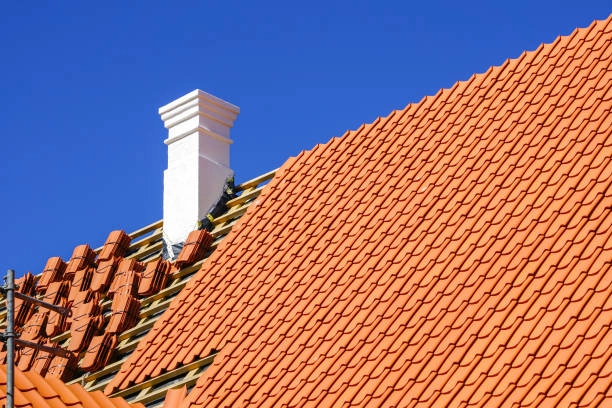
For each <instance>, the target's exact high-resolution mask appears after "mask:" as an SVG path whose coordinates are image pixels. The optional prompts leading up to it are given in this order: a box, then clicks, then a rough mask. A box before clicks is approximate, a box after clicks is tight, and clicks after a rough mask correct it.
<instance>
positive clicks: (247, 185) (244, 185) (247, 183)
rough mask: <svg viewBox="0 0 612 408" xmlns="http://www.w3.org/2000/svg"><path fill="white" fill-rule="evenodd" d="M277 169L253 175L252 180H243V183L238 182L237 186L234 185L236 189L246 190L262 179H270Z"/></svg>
mask: <svg viewBox="0 0 612 408" xmlns="http://www.w3.org/2000/svg"><path fill="white" fill-rule="evenodd" d="M277 171H278V169H274V170H272V171H269V172H267V173H265V174H262V175H261V176H258V177H255V178H254V179H252V180H249V181H245V182H244V183H240V184H239V185H238V186H236V191H244V190H248V189H249V188H252V187H255V186H258V185H260V184H261V183H263V182H264V181H267V180H270V179H271V178H272V177H274V175H275V174H276V172H277Z"/></svg>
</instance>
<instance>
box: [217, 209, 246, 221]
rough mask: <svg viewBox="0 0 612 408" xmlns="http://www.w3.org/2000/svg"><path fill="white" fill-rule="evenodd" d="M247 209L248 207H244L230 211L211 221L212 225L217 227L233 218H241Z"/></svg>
mask: <svg viewBox="0 0 612 408" xmlns="http://www.w3.org/2000/svg"><path fill="white" fill-rule="evenodd" d="M248 208H249V207H248V206H245V207H238V208H237V209H231V210H229V211H228V212H226V213H225V214H223V215H221V216H219V217H217V218H215V219H214V220H213V224H214V225H219V224H223V223H224V222H227V221H230V220H232V219H233V218H238V217H241V216H242V215H243V214H244V213H245V212H246V210H247V209H248Z"/></svg>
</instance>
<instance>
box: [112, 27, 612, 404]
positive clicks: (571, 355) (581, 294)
mask: <svg viewBox="0 0 612 408" xmlns="http://www.w3.org/2000/svg"><path fill="white" fill-rule="evenodd" d="M611 158H612V16H611V17H610V18H608V19H607V20H606V21H596V22H594V23H593V24H592V25H591V26H590V27H588V28H585V29H578V30H576V31H574V32H573V33H572V34H571V35H570V36H567V37H560V38H558V39H557V40H556V41H555V42H554V43H552V44H544V45H542V46H540V47H539V48H538V49H537V50H535V51H533V52H526V53H523V54H522V55H521V56H520V57H519V58H517V59H513V60H507V61H506V62H505V63H504V64H503V65H502V66H499V67H493V68H491V69H489V70H488V71H487V72H485V73H483V74H479V75H474V76H473V77H472V78H470V80H468V81H465V82H459V83H457V84H455V85H454V86H453V87H452V88H451V89H443V90H441V91H440V92H438V93H437V94H436V95H434V96H433V97H426V98H424V99H423V100H422V101H421V102H420V103H418V104H412V105H409V106H408V107H406V109H404V110H401V111H394V112H393V113H391V114H390V115H389V116H387V117H385V118H379V119H377V120H376V121H375V122H374V123H372V124H368V125H363V126H362V127H360V128H359V129H357V130H356V131H350V132H347V133H346V134H345V135H344V136H342V137H341V138H333V139H332V140H330V142H329V143H328V144H325V145H317V146H316V147H315V148H314V149H313V150H311V151H307V152H302V153H301V154H300V155H299V156H297V157H295V158H291V159H290V160H288V161H287V162H286V163H285V165H284V166H283V167H282V168H281V169H280V170H279V171H278V172H277V174H276V176H275V178H274V179H273V180H272V181H271V182H270V184H269V185H268V186H267V187H266V189H265V190H264V192H263V193H262V195H261V196H260V197H259V198H258V199H257V201H256V202H255V203H253V204H252V205H251V206H250V208H249V209H248V211H247V213H246V214H245V215H244V217H243V218H242V219H241V220H240V222H239V224H237V226H236V227H235V228H234V230H233V231H232V232H231V233H230V234H229V235H228V236H227V238H226V239H225V240H224V241H223V243H221V244H220V246H219V248H218V249H217V251H216V252H214V253H213V254H212V256H211V257H210V258H209V259H208V260H207V261H206V262H205V263H204V264H203V266H202V269H201V270H200V271H199V273H198V274H197V275H196V276H195V277H194V278H193V279H192V280H191V281H190V282H189V283H188V284H187V286H186V287H185V289H184V290H183V291H182V292H181V293H180V294H179V295H178V296H177V297H176V298H175V300H174V301H173V303H172V304H171V305H170V307H169V309H168V310H167V311H166V313H165V314H164V315H163V316H162V317H161V318H160V319H159V320H158V321H157V322H156V324H155V326H154V327H153V329H152V330H151V331H150V332H149V334H148V335H147V336H146V337H145V338H144V339H143V340H142V341H141V342H140V344H139V345H138V347H137V349H136V351H135V352H134V353H133V354H132V355H131V356H130V357H129V359H128V360H127V361H126V362H125V363H124V364H123V366H122V368H121V370H120V372H119V373H118V374H117V376H116V377H115V378H114V379H113V380H112V381H111V383H110V384H109V385H108V387H107V388H106V393H107V394H111V393H113V392H115V391H117V390H120V389H125V388H126V387H129V386H130V385H132V384H134V383H140V382H142V381H144V380H146V379H148V378H152V377H156V376H158V375H160V374H161V373H164V372H166V371H169V370H173V369H175V368H176V367H179V366H182V365H185V364H189V363H191V362H192V361H194V360H196V359H199V358H202V357H205V356H207V355H209V354H210V353H211V350H213V349H214V350H220V351H219V353H218V354H217V356H216V357H215V360H214V362H213V364H212V365H211V366H210V367H209V368H208V369H207V370H206V371H205V372H204V373H203V374H202V376H201V377H200V378H199V380H198V382H197V384H196V385H195V387H194V388H193V389H192V390H191V391H190V392H189V393H188V395H187V396H186V397H185V399H184V401H183V402H182V404H183V405H182V406H246V405H258V406H260V405H261V406H298V405H299V406H302V405H307V406H336V405H343V406H349V405H350V406H366V405H371V406H394V405H400V406H406V405H419V406H450V405H452V406H458V405H461V406H501V405H504V406H511V405H513V404H521V405H525V406H567V405H569V403H570V402H572V404H574V405H577V406H595V405H598V404H602V403H603V401H604V400H606V401H607V403H608V404H609V403H611V402H612V401H611V398H612V394H611V391H610V381H612V370H611V369H610V361H611V357H612V347H611V346H610V344H611V343H610V339H611V337H612V330H611V326H612V301H610V299H612V271H611V261H610V260H611V259H612V160H611ZM181 395H182V394H181ZM181 399H182V397H181Z"/></svg>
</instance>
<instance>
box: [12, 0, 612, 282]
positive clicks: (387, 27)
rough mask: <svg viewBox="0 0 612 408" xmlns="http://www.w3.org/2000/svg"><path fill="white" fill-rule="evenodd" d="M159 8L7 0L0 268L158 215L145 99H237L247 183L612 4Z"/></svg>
mask: <svg viewBox="0 0 612 408" xmlns="http://www.w3.org/2000/svg"><path fill="white" fill-rule="evenodd" d="M128 3H129V4H131V5H130V6H125V5H124V4H128ZM168 4H170V2H166V3H161V2H153V1H147V2H112V1H111V2H89V1H78V2H77V1H72V2H68V1H57V2H52V1H41V2H5V3H4V4H3V8H2V12H1V13H0V38H1V39H0V51H1V54H0V58H1V59H0V74H1V77H2V81H1V82H0V96H1V98H0V112H1V120H0V133H1V135H2V139H1V140H2V153H3V154H2V160H1V162H0V187H1V193H2V194H1V200H0V211H1V213H2V214H3V222H2V228H1V229H0V231H1V234H0V276H3V275H4V273H5V271H6V269H7V268H9V267H10V268H14V269H16V270H17V274H18V275H21V274H23V273H24V272H25V271H27V270H31V271H32V272H33V273H39V272H40V271H41V270H42V268H43V266H44V264H45V262H46V260H47V258H49V257H51V256H58V255H59V256H62V257H63V258H64V259H65V260H67V259H68V258H69V257H70V255H71V254H72V250H73V248H74V247H75V246H76V245H79V244H82V243H89V244H90V245H91V246H92V247H97V246H99V245H101V244H102V243H103V242H104V240H105V239H106V236H107V235H108V233H109V232H110V231H112V230H114V229H124V230H126V231H127V232H131V231H133V230H135V229H137V228H139V227H141V226H144V225H147V224H149V223H151V222H154V221H156V220H158V219H160V218H161V215H162V172H163V170H164V169H165V167H166V146H165V145H164V144H163V140H164V138H165V137H166V130H165V129H164V127H163V124H162V122H161V120H160V118H159V116H158V114H157V109H158V107H160V106H162V105H165V104H166V103H168V102H170V101H172V100H174V99H175V98H177V97H179V96H181V95H183V94H185V93H187V92H189V91H191V90H193V89H195V88H200V89H202V90H205V91H207V92H209V93H212V94H214V95H216V96H218V97H220V98H222V99H225V100H227V101H229V102H231V103H233V104H235V105H238V106H239V107H240V108H241V111H242V112H241V114H240V116H239V117H238V120H237V122H236V124H235V127H234V128H233V130H232V138H233V139H234V141H235V142H234V145H233V146H232V153H231V161H232V167H233V169H234V171H235V173H236V178H237V181H244V180H247V179H250V178H252V177H254V176H257V175H258V174H261V173H264V172H266V171H268V170H271V169H273V168H276V167H278V166H280V165H281V164H282V163H283V162H284V161H285V160H286V158H287V157H289V156H294V155H296V154H298V153H299V152H300V151H301V150H304V149H310V148H312V147H313V146H314V145H315V144H316V143H324V142H326V141H327V140H329V139H330V138H331V137H332V136H338V135H341V134H343V133H344V132H345V131H346V130H347V129H354V128H357V127H359V125H360V124H362V123H365V122H371V121H373V120H374V119H376V117H377V116H381V115H387V114H388V113H389V112H391V111H392V110H393V109H401V108H404V107H405V106H406V105H407V104H409V103H411V102H418V101H419V100H421V98H422V97H423V96H425V95H432V94H435V93H436V92H437V91H438V89H440V88H446V87H450V86H452V85H453V83H455V82H456V81H459V80H466V79H468V78H469V77H470V76H471V75H472V74H473V73H480V72H484V71H486V70H487V69H488V67H489V66H491V65H499V64H501V63H503V61H504V60H505V59H506V58H516V57H518V56H519V55H520V54H521V53H522V52H523V51H524V50H533V49H535V48H537V47H538V45H539V44H540V43H542V42H552V41H553V40H554V39H555V38H556V37H557V36H558V35H567V34H569V33H571V32H572V31H573V29H574V28H576V27H584V26H588V25H589V24H590V23H591V22H592V21H593V20H595V19H604V18H606V17H607V16H608V15H609V14H610V13H611V12H612V7H610V6H611V4H610V2H609V1H601V2H590V1H564V2H560V1H555V2H553V1H548V2H537V1H508V2H497V1H496V2H486V3H484V2H483V3H474V2H471V3H470V2H455V1H452V2H450V1H449V2H433V1H429V2H426V1H420V2H410V1H369V2H364V1H345V2H339V1H329V0H328V1H325V2H318V1H308V2H291V1H278V2H268V1H249V2H246V1H243V2H240V1H238V2H228V1H224V2H207V1H203V2H190V1H182V2H172V4H175V5H174V6H169V5H168ZM179 4H180V5H179Z"/></svg>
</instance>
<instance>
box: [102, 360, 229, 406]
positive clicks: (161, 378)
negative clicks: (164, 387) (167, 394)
mask: <svg viewBox="0 0 612 408" xmlns="http://www.w3.org/2000/svg"><path fill="white" fill-rule="evenodd" d="M216 355H217V353H215V354H211V355H208V356H206V357H204V358H201V359H199V360H197V361H194V362H192V363H189V364H186V365H184V366H181V367H178V368H176V369H174V370H172V371H168V372H167V373H164V374H161V375H158V376H157V377H155V378H150V379H148V380H146V381H143V382H141V383H140V384H136V385H134V386H132V387H129V388H126V389H124V390H120V391H117V392H116V393H114V394H112V395H111V397H125V396H127V395H132V394H136V393H137V392H140V391H141V390H143V389H145V388H148V387H151V386H154V385H156V384H159V383H163V382H166V381H169V380H172V379H174V378H176V377H179V376H182V375H185V374H187V373H189V371H191V370H193V369H194V368H196V367H204V366H208V365H210V364H211V363H212V362H213V360H214V358H215V356H216ZM176 385H177V384H173V385H172V387H176Z"/></svg>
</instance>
